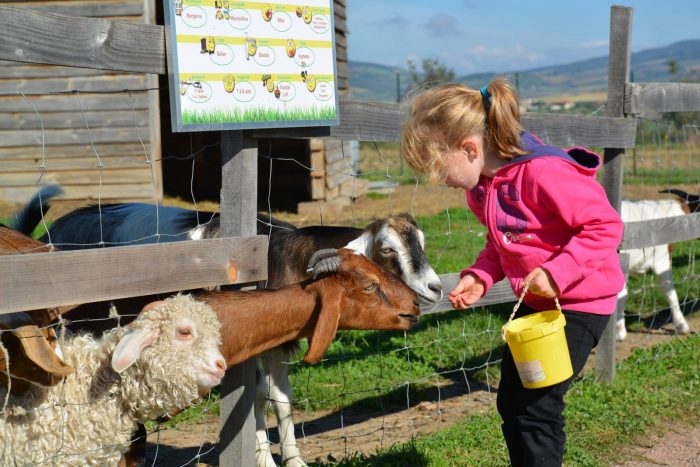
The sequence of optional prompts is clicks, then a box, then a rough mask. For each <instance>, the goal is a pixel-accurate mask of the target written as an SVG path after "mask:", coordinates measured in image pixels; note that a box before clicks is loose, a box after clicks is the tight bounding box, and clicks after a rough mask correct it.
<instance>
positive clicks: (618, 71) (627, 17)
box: [596, 6, 632, 382]
mask: <svg viewBox="0 0 700 467" xmlns="http://www.w3.org/2000/svg"><path fill="white" fill-rule="evenodd" d="M631 39H632V8H629V7H622V6H613V7H611V10H610V55H609V59H608V102H607V116H608V117H624V103H625V85H626V84H627V83H628V82H629V72H630V52H631V51H630V45H631V41H632V40H631ZM624 154H625V148H605V150H604V161H605V162H604V167H605V171H604V173H603V186H604V187H605V193H606V194H607V195H608V199H609V200H610V204H612V206H613V207H614V208H615V209H616V210H617V212H620V205H621V202H622V175H623V169H624V158H623V157H622V156H624ZM615 345H616V344H615V317H614V316H613V317H612V318H611V319H610V322H609V323H608V327H607V328H605V331H604V332H603V336H602V337H601V339H600V342H599V343H598V348H597V353H596V355H597V361H596V369H597V371H598V373H599V375H600V378H601V380H602V381H604V382H611V381H612V380H613V379H614V378H615Z"/></svg>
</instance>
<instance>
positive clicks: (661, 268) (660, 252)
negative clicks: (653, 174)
mask: <svg viewBox="0 0 700 467" xmlns="http://www.w3.org/2000/svg"><path fill="white" fill-rule="evenodd" d="M661 193H669V194H673V195H676V196H677V197H678V198H679V199H677V200H676V199H662V200H640V201H630V200H623V201H622V206H621V216H622V220H623V221H624V222H634V221H643V220H652V219H663V218H666V217H674V216H683V215H685V214H687V213H689V212H690V213H692V212H697V211H698V210H699V209H700V197H698V196H696V195H690V194H688V193H686V192H685V191H682V190H676V189H667V190H663V191H661ZM671 250H672V245H655V246H650V247H646V248H636V249H631V250H622V251H621V253H627V254H629V256H630V260H629V273H630V274H632V275H638V274H644V273H645V272H647V271H652V272H653V273H654V276H655V277H656V281H657V282H658V284H659V287H661V290H662V291H663V293H664V296H665V297H666V301H667V302H668V306H669V308H670V310H671V320H672V321H673V326H674V327H675V329H676V332H678V333H679V334H687V333H688V332H690V328H689V326H688V322H687V321H686V320H685V317H684V316H683V312H682V311H681V307H680V303H679V301H678V294H677V293H676V289H675V286H674V283H673V272H672V270H671ZM626 303H627V285H626V284H625V288H624V289H622V291H621V292H620V293H619V294H618V302H617V307H618V308H617V325H616V326H617V328H616V334H617V340H619V341H622V340H624V339H625V338H626V337H627V328H626V326H625V305H626Z"/></svg>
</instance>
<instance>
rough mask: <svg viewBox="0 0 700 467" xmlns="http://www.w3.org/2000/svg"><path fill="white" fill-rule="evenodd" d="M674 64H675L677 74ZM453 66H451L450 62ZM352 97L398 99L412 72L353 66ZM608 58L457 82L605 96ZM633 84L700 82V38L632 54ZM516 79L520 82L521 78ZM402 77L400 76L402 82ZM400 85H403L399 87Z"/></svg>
mask: <svg viewBox="0 0 700 467" xmlns="http://www.w3.org/2000/svg"><path fill="white" fill-rule="evenodd" d="M670 61H675V63H676V71H675V74H672V73H671V69H670V68H671V67H670V66H669V62H670ZM446 65H447V67H448V68H449V63H447V64H446ZM348 68H349V78H350V79H349V82H350V93H349V98H350V99H356V100H374V101H392V102H395V101H396V100H397V94H398V92H397V89H398V88H400V89H401V90H402V92H405V90H406V89H407V88H408V85H409V84H410V77H409V73H408V69H407V68H401V67H388V66H385V65H379V64H376V63H366V62H353V61H350V62H349V63H348ZM607 71H608V57H607V55H606V56H602V57H597V58H591V59H588V60H581V61H577V62H572V63H568V64H564V65H555V66H548V67H542V68H535V69H530V70H523V71H513V72H510V73H478V74H470V75H465V76H460V77H457V78H456V79H455V81H458V82H462V83H464V84H466V85H468V86H470V87H473V88H479V87H481V86H483V85H484V84H485V83H489V82H490V81H491V80H492V79H493V78H494V77H496V76H499V75H505V76H508V77H509V78H510V79H512V80H514V81H517V85H518V90H519V93H520V96H521V98H529V97H546V96H564V95H575V94H583V93H590V92H605V91H606V90H607V85H608V77H607ZM631 71H632V76H631V78H632V81H636V82H666V81H681V80H687V79H692V80H693V81H700V39H693V40H686V41H681V42H676V43H674V44H671V45H668V46H665V47H658V48H653V49H646V50H641V51H639V52H634V53H632V57H631ZM516 76H517V78H516ZM397 77H398V78H397ZM397 81H398V83H397Z"/></svg>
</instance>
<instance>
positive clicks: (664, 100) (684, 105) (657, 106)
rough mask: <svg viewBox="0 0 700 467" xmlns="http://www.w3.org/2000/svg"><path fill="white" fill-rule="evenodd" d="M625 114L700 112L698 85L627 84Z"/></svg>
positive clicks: (699, 89) (699, 88) (699, 85)
mask: <svg viewBox="0 0 700 467" xmlns="http://www.w3.org/2000/svg"><path fill="white" fill-rule="evenodd" d="M624 106H625V107H624V108H625V113H628V114H634V115H637V114H642V113H644V112H691V111H700V83H628V84H627V87H626V89H625V104H624Z"/></svg>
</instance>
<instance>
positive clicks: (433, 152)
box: [401, 78, 526, 181]
mask: <svg viewBox="0 0 700 467" xmlns="http://www.w3.org/2000/svg"><path fill="white" fill-rule="evenodd" d="M521 131H522V129H521V126H520V113H519V108H518V99H517V97H516V92H515V88H514V87H513V86H512V85H511V84H510V83H509V82H508V81H507V80H505V79H502V78H497V79H495V80H493V82H491V84H489V85H488V86H486V87H485V88H482V89H481V90H476V89H471V88H468V87H466V86H464V85H462V84H457V83H453V84H446V85H444V86H439V87H434V88H430V89H427V90H425V91H423V92H421V93H420V94H418V95H417V96H415V97H414V98H413V100H412V102H411V103H410V107H409V112H408V119H407V120H406V122H405V123H404V125H403V134H402V137H401V150H402V153H403V157H404V159H405V160H406V162H407V163H408V164H409V165H410V166H411V168H412V169H413V170H414V171H415V172H417V173H421V174H427V175H429V176H430V179H431V181H440V178H441V175H440V174H441V172H442V169H443V167H444V165H445V161H444V160H443V157H444V153H446V152H447V151H449V150H451V149H455V148H457V147H458V146H459V144H460V142H461V141H462V140H463V139H464V138H465V137H466V136H469V135H474V134H481V135H483V136H484V146H485V148H487V149H488V150H490V151H493V152H495V153H496V154H497V155H498V156H499V157H500V158H502V159H506V160H510V159H512V158H514V157H517V156H520V155H523V154H526V151H524V150H523V149H522V148H521V146H520V133H521Z"/></svg>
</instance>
